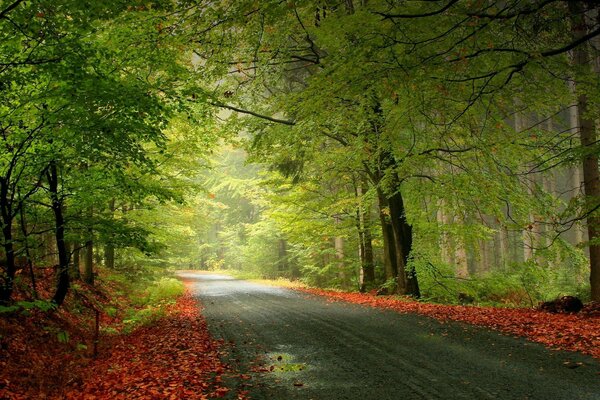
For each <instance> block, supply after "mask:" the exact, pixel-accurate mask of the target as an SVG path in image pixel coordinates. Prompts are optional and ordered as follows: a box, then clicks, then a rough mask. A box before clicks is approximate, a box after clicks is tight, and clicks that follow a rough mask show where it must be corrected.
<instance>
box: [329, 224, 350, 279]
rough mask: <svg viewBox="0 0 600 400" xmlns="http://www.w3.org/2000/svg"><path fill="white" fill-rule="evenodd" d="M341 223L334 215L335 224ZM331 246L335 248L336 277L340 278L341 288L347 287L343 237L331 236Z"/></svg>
mask: <svg viewBox="0 0 600 400" xmlns="http://www.w3.org/2000/svg"><path fill="white" fill-rule="evenodd" d="M340 223H341V219H340V217H338V216H336V217H335V224H336V225H339V224H340ZM333 247H334V249H335V258H336V260H337V264H338V277H339V279H340V283H341V285H342V287H343V288H347V287H348V286H349V284H348V274H347V273H346V263H345V262H344V256H345V254H344V238H343V237H341V236H336V237H334V238H333Z"/></svg>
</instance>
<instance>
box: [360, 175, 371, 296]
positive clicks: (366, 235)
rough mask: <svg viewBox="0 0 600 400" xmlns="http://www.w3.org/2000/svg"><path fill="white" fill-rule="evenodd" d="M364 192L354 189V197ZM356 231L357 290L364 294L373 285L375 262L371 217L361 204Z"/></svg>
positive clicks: (361, 189) (362, 189)
mask: <svg viewBox="0 0 600 400" xmlns="http://www.w3.org/2000/svg"><path fill="white" fill-rule="evenodd" d="M365 192H366V190H365V189H364V188H362V187H360V186H357V187H356V192H355V194H356V197H357V198H359V199H360V197H361V196H362V195H363V194H364V193H365ZM356 229H357V231H358V255H359V258H360V280H359V290H360V291H361V292H366V291H367V290H369V289H371V288H372V287H373V286H374V284H375V260H374V257H373V238H372V235H371V215H370V212H369V210H366V209H365V207H364V205H363V204H360V205H359V206H358V207H357V208H356Z"/></svg>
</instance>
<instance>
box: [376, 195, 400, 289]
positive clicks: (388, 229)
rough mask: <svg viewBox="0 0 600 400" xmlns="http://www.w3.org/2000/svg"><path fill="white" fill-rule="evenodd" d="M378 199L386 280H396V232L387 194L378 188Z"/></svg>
mask: <svg viewBox="0 0 600 400" xmlns="http://www.w3.org/2000/svg"><path fill="white" fill-rule="evenodd" d="M377 199H378V206H379V221H380V223H381V235H382V238H383V266H384V271H385V279H386V281H389V280H390V279H396V275H397V271H398V269H397V267H396V249H395V247H394V232H393V230H392V226H391V224H390V217H389V208H388V202H387V199H386V197H385V194H384V193H383V191H382V190H381V189H380V188H377Z"/></svg>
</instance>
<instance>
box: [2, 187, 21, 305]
mask: <svg viewBox="0 0 600 400" xmlns="http://www.w3.org/2000/svg"><path fill="white" fill-rule="evenodd" d="M0 217H1V218H2V236H3V238H2V239H3V248H4V256H5V260H4V265H3V269H4V274H2V275H3V276H2V278H3V282H2V286H1V287H0V304H6V303H8V302H9V301H10V298H11V296H12V292H13V285H14V279H15V274H16V272H17V271H16V266H15V251H14V247H13V233H12V223H13V215H12V207H11V202H10V198H9V193H8V182H7V180H6V179H4V178H2V179H0Z"/></svg>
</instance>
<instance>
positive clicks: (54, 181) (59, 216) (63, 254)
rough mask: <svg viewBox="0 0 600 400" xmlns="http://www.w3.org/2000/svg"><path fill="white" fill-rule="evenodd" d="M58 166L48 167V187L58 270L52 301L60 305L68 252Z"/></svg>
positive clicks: (66, 286) (66, 279) (65, 287)
mask: <svg viewBox="0 0 600 400" xmlns="http://www.w3.org/2000/svg"><path fill="white" fill-rule="evenodd" d="M58 179H59V178H58V167H57V166H56V163H55V162H52V163H51V164H50V168H49V169H48V187H49V192H50V199H51V201H52V212H53V213H54V225H55V226H54V235H55V237H56V250H57V252H58V270H57V282H56V291H55V292H54V297H53V298H52V302H54V303H55V304H57V305H59V306H60V305H61V304H62V303H63V301H64V300H65V296H66V295H67V292H68V291H69V254H68V251H67V246H66V243H65V220H64V216H63V201H62V199H61V198H60V195H59V193H58Z"/></svg>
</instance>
